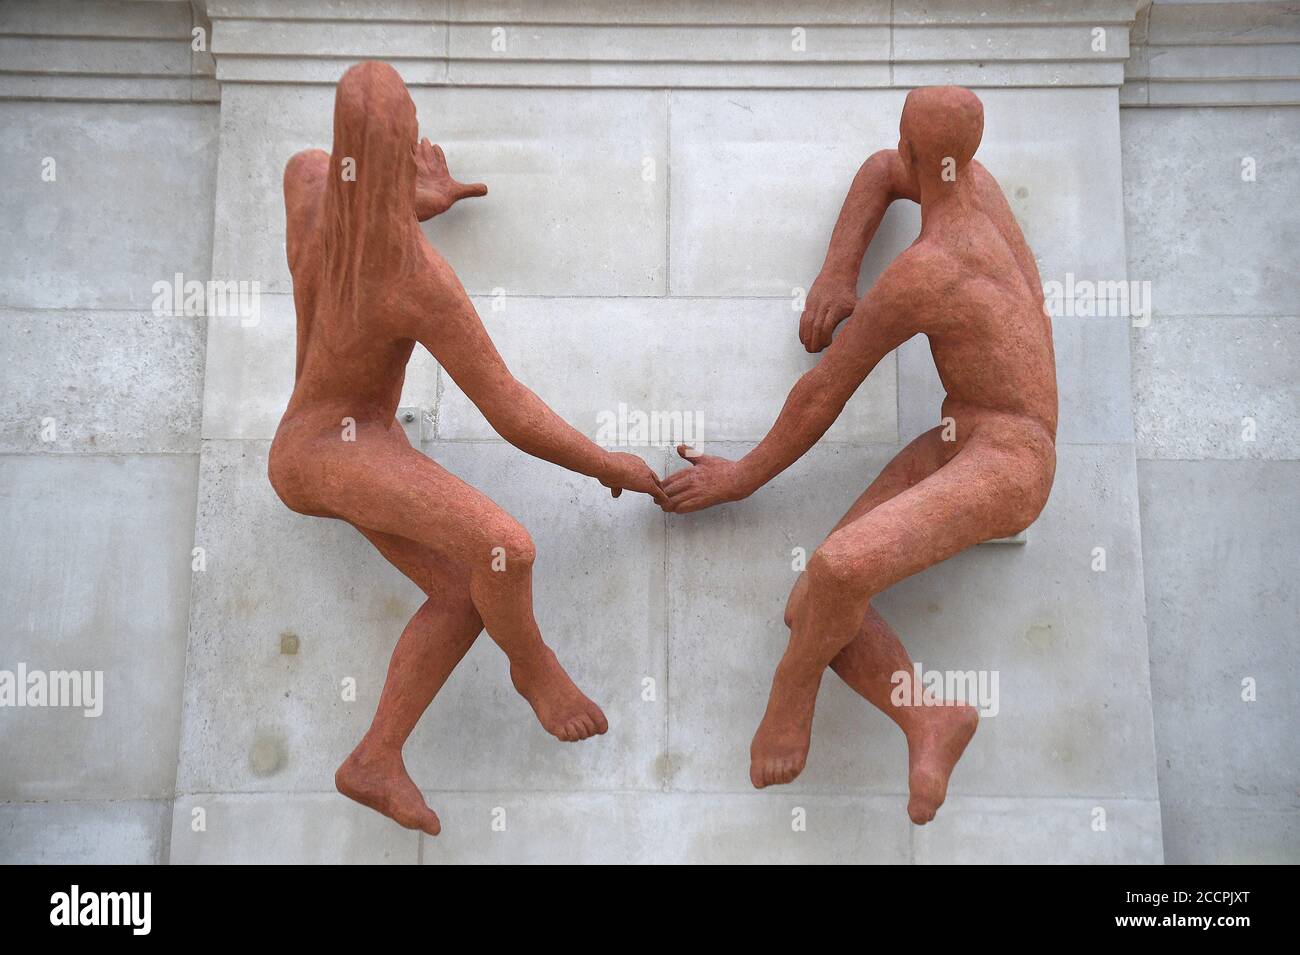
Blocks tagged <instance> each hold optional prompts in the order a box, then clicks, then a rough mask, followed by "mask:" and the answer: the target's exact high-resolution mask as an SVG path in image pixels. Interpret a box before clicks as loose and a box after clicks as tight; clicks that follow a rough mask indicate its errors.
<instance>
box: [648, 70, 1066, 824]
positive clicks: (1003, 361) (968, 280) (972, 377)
mask: <svg viewBox="0 0 1300 955" xmlns="http://www.w3.org/2000/svg"><path fill="white" fill-rule="evenodd" d="M983 129H984V110H983V106H982V105H981V103H980V101H979V99H978V98H977V97H976V96H975V94H974V93H972V92H970V91H969V90H966V89H961V88H957V87H933V88H926V89H918V90H914V91H912V93H910V94H909V95H908V97H907V101H906V103H905V104H904V106H903V115H902V121H901V123H900V129H899V133H900V135H899V142H898V149H897V150H884V151H881V152H878V153H876V154H874V155H873V156H871V157H870V158H869V159H867V161H866V162H865V163H864V164H863V165H862V168H861V169H860V170H859V172H858V174H857V177H856V178H855V179H854V182H853V186H852V188H851V189H850V191H849V195H848V198H847V199H845V201H844V208H843V210H842V211H841V213H840V217H839V221H838V222H837V223H836V225H835V230H834V233H833V235H832V237H831V243H830V249H829V251H828V252H827V255H826V261H825V264H824V265H823V267H822V271H821V274H820V275H819V276H818V278H817V281H816V282H815V283H814V285H813V287H812V290H811V293H810V294H809V296H808V302H807V310H806V311H805V312H804V314H803V317H802V319H801V323H800V338H801V339H802V341H803V343H804V345H805V346H806V347H807V349H808V350H809V351H811V352H816V351H821V350H822V349H824V348H826V347H827V345H828V344H829V346H830V347H829V348H828V349H827V350H826V354H825V356H824V357H823V358H822V359H821V360H820V361H819V362H818V364H817V365H816V366H815V367H814V368H813V369H812V370H811V371H809V372H808V373H807V374H805V375H804V376H803V377H802V378H801V379H800V380H799V381H798V383H797V384H796V385H795V386H794V388H793V390H791V392H790V395H789V397H788V398H787V399H786V402H785V406H784V407H783V408H782V410H781V414H780V416H779V417H778V418H777V420H776V423H775V424H774V425H773V426H772V429H771V431H770V432H769V433H768V435H767V436H766V437H765V438H764V439H763V441H762V442H761V443H760V444H759V445H758V446H757V447H756V448H755V449H754V450H753V451H751V452H750V453H749V454H747V455H745V457H744V458H743V459H741V460H740V461H729V460H726V459H724V458H718V457H711V456H695V455H693V454H690V453H689V452H688V451H687V450H686V449H685V448H684V447H683V448H679V449H678V451H679V453H680V454H681V455H682V456H683V457H685V458H687V460H689V461H690V462H691V463H692V464H693V465H694V466H693V467H689V468H685V469H683V470H681V471H678V472H677V473H675V474H673V475H670V476H669V477H668V478H666V479H665V480H664V490H666V491H667V492H668V495H669V498H670V504H669V506H668V508H667V509H668V510H670V511H675V512H678V513H684V512H687V511H695V510H699V509H700V508H703V507H708V506H710V505H713V504H717V503H720V502H724V501H736V500H740V499H742V498H744V497H748V496H749V495H750V494H752V493H753V492H754V491H755V490H757V489H758V488H759V487H761V486H762V485H764V484H766V483H767V482H768V481H770V480H771V479H772V478H774V477H775V476H776V475H778V474H780V473H781V472H782V471H783V470H785V469H786V468H787V467H789V466H790V465H791V464H793V463H794V462H795V461H796V460H798V458H799V457H801V456H802V455H803V454H804V453H805V452H806V451H807V450H808V449H809V448H810V447H812V446H813V444H815V443H816V442H817V440H818V439H819V438H820V437H821V436H822V435H823V434H824V433H825V432H826V429H827V428H829V427H830V425H831V424H832V422H834V421H835V418H836V417H837V416H838V415H839V413H840V411H841V409H842V408H843V407H844V404H845V402H847V401H848V399H849V398H850V396H852V394H853V392H854V391H855V390H856V389H857V387H858V385H860V384H861V383H862V380H863V379H864V378H866V376H867V374H868V373H869V372H870V371H871V370H872V369H873V368H874V367H875V366H876V364H877V363H878V362H879V361H880V360H881V359H882V358H884V357H885V355H887V354H888V353H889V352H890V351H892V350H893V349H894V348H897V347H898V346H899V345H901V344H902V343H903V342H905V341H907V340H908V339H909V338H911V337H912V336H914V335H918V334H922V335H925V336H926V337H927V338H929V340H930V350H931V353H932V354H933V356H934V361H935V365H936V366H937V368H938V370H939V377H940V378H941V379H942V381H943V384H944V388H945V390H946V391H947V397H946V398H945V400H944V402H943V412H942V415H943V420H944V421H945V424H944V425H941V426H939V427H936V428H934V429H933V430H930V431H927V432H926V433H925V434H922V435H921V436H920V437H919V438H917V439H916V440H915V441H913V442H912V443H911V444H909V445H908V446H907V447H906V448H904V449H903V451H902V452H900V453H899V455H898V456H897V457H896V458H894V460H892V461H891V462H890V463H889V464H888V465H886V467H885V469H884V470H883V471H881V473H880V474H879V476H877V478H876V479H875V481H873V482H872V484H871V485H870V487H868V488H867V490H866V491H865V493H863V495H862V496H861V497H860V498H858V500H857V502H856V503H854V505H853V506H852V507H851V508H849V511H848V513H847V514H845V515H844V517H843V518H842V519H841V520H840V522H839V524H837V525H836V526H835V528H834V530H832V531H831V534H830V536H829V537H827V538H826V540H825V541H824V542H823V543H822V544H821V546H820V547H818V548H817V550H816V552H815V553H814V554H813V556H812V557H811V558H810V559H809V561H808V566H807V570H806V571H805V573H803V574H802V575H801V576H800V578H799V580H798V581H797V582H796V584H795V586H794V589H793V591H792V592H791V594H790V599H789V602H788V604H787V606H786V612H785V622H786V624H787V626H789V627H790V643H789V646H788V647H787V649H786V651H785V654H784V656H783V657H782V659H781V662H780V664H779V666H778V667H777V670H776V675H775V678H774V679H773V681H772V692H771V696H770V697H769V699H768V704H767V712H766V713H765V715H764V716H763V720H762V722H761V724H760V725H759V727H758V732H757V733H756V734H755V736H754V741H753V744H752V746H751V748H750V758H751V764H750V779H751V781H752V782H753V784H754V785H755V786H757V787H760V788H761V787H763V786H769V785H772V784H774V783H788V782H790V781H791V780H793V779H794V778H795V777H796V776H798V775H799V773H800V772H801V771H802V770H803V767H804V763H805V760H806V759H807V756H808V744H809V736H810V733H811V729H812V720H813V706H814V703H815V701H816V697H817V690H818V687H819V686H820V684H821V678H822V673H823V671H824V670H825V668H826V667H827V666H830V667H831V668H832V669H833V670H834V671H835V672H836V673H838V674H839V675H840V677H841V678H843V679H844V681H845V682H847V683H848V684H849V685H850V686H851V687H852V688H853V689H854V690H856V691H857V692H858V693H859V694H861V695H862V696H863V697H865V698H866V699H867V700H868V701H870V702H871V703H873V704H874V705H875V706H877V707H879V708H880V709H881V710H883V711H884V712H885V713H886V714H887V715H888V716H889V717H890V718H891V719H893V720H894V721H895V722H896V723H897V724H898V726H899V727H900V728H901V729H902V730H903V732H904V733H905V734H906V735H907V741H908V755H909V765H910V771H909V778H908V784H909V791H910V798H909V801H908V814H909V815H910V816H911V818H912V821H913V822H915V823H918V824H923V823H926V822H928V821H930V820H931V819H933V818H934V814H935V811H936V810H937V809H938V808H939V806H940V805H941V804H942V803H943V800H944V796H945V795H946V793H947V789H948V777H949V775H950V774H951V772H952V768H953V766H954V765H955V764H956V762H957V760H958V759H959V758H960V757H961V754H962V752H963V750H964V749H965V748H966V744H967V743H968V742H969V741H970V738H971V736H972V735H973V734H974V732H975V727H976V724H977V721H978V715H977V713H976V711H975V709H974V708H973V707H970V706H965V705H921V706H894V705H892V704H891V700H890V691H891V689H892V685H891V675H892V674H895V673H899V672H906V673H910V672H911V668H912V664H911V661H910V660H909V659H908V655H907V652H906V651H905V650H904V649H903V646H902V644H901V643H900V642H899V640H898V637H897V636H896V635H895V634H894V631H893V630H892V629H890V627H889V625H888V624H887V623H885V621H884V620H883V619H881V617H880V615H879V614H878V613H876V611H875V610H874V609H873V608H872V606H871V599H872V598H873V597H874V596H875V595H876V594H879V593H880V592H881V591H883V590H884V589H885V588H886V587H889V586H890V585H891V584H894V583H897V582H898V581H900V580H902V579H903V578H905V577H908V576H911V575H912V574H915V573H917V572H918V571H921V570H924V569H925V568H927V567H930V566H932V565H934V564H937V563H939V562H940V561H942V560H946V559H947V558H949V557H951V556H952V555H953V554H956V553H957V552H958V551H960V550H963V549H965V548H967V547H970V546H971V545H973V544H978V543H979V542H981V541H985V540H989V539H991V538H996V537H1003V536H1007V535H1010V534H1014V533H1017V532H1018V531H1020V530H1022V529H1024V528H1025V527H1027V526H1028V525H1029V524H1030V523H1031V522H1032V521H1033V520H1034V518H1035V517H1037V516H1038V514H1039V512H1040V511H1041V510H1042V509H1043V506H1044V504H1046V502H1047V495H1048V492H1049V490H1050V489H1051V486H1052V477H1053V475H1054V473H1055V469H1056V448H1055V441H1056V374H1055V363H1054V359H1053V354H1052V330H1051V322H1050V320H1049V319H1048V317H1047V315H1046V314H1045V313H1044V310H1043V291H1042V286H1041V285H1040V283H1039V278H1038V270H1037V268H1036V266H1035V264H1034V258H1033V255H1032V254H1031V253H1030V251H1029V248H1028V247H1027V246H1026V244H1025V240H1024V238H1023V237H1022V236H1021V234H1020V229H1019V227H1018V226H1017V225H1016V220H1015V218H1014V216H1013V215H1012V213H1011V209H1010V207H1008V205H1007V203H1006V200H1005V199H1004V198H1003V196H1002V192H1001V190H1000V189H999V188H998V184H997V183H996V182H995V181H994V179H993V177H992V176H991V175H989V173H988V172H987V171H985V169H984V168H983V167H982V166H981V165H980V164H979V163H977V162H975V161H974V159H973V157H974V155H975V150H976V147H978V146H979V143H980V137H981V134H982V133H983ZM898 198H908V199H911V200H913V201H914V202H919V203H920V204H921V233H920V236H919V237H918V238H917V239H916V241H915V242H914V243H913V244H912V245H911V246H910V247H909V248H908V249H907V250H906V251H905V252H904V253H903V254H902V255H900V256H899V257H898V258H897V259H896V260H894V262H893V263H892V264H891V265H890V266H889V268H888V269H886V270H885V272H884V274H883V275H881V277H880V279H879V281H877V282H876V283H875V285H873V286H872V288H871V290H870V291H869V292H868V293H867V294H866V296H864V297H863V298H862V299H861V300H860V301H859V300H858V299H857V289H856V284H857V277H858V271H859V269H860V268H861V265H862V258H863V256H864V254H865V253H866V249H867V246H868V245H869V243H870V241H871V238H872V236H873V235H874V234H875V231H876V228H877V226H879V224H880V220H881V218H882V217H883V216H884V213H885V209H886V208H887V207H888V205H889V204H890V202H892V201H893V200H894V199H898ZM845 318H848V321H847V323H846V324H845V325H844V327H843V329H841V330H840V332H839V334H838V335H837V336H836V337H835V338H834V341H833V342H832V341H831V333H832V332H833V331H834V330H835V327H836V326H837V325H838V324H839V323H840V322H841V321H843V320H844V319H845ZM926 702H927V703H943V702H944V701H939V700H927V701H926Z"/></svg>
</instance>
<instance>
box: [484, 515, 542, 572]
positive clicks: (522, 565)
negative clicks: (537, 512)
mask: <svg viewBox="0 0 1300 955" xmlns="http://www.w3.org/2000/svg"><path fill="white" fill-rule="evenodd" d="M490 545H491V546H490V549H489V555H488V556H489V558H490V569H491V570H493V571H495V572H497V573H501V572H503V571H504V572H506V573H510V572H512V571H518V570H527V569H528V568H530V567H532V566H533V562H534V561H535V560H537V546H536V545H535V544H534V543H533V538H532V535H530V534H529V533H528V531H527V530H525V528H524V526H523V525H522V524H520V523H518V522H514V523H512V524H510V525H507V526H506V527H505V528H504V529H503V530H502V532H501V533H500V534H497V535H495V536H494V537H492V538H490Z"/></svg>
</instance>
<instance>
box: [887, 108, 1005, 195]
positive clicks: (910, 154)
mask: <svg viewBox="0 0 1300 955" xmlns="http://www.w3.org/2000/svg"><path fill="white" fill-rule="evenodd" d="M983 135H984V104H983V103H981V102H980V100H979V97H978V96H976V95H975V94H974V93H972V92H971V91H970V90H968V89H965V88H964V87H961V86H923V87H921V88H919V89H914V90H912V91H911V92H910V93H908V94H907V100H906V101H905V102H904V103H903V117H902V119H901V120H900V121H899V124H898V153H899V155H900V156H902V158H903V165H904V166H905V167H906V168H907V173H908V175H909V176H910V177H911V179H912V181H913V184H914V185H915V186H916V187H917V188H918V189H919V188H920V185H921V183H922V182H951V181H953V180H952V176H951V175H948V176H946V177H945V175H944V173H945V170H946V169H950V170H951V171H952V172H953V173H955V172H957V171H958V170H961V169H962V168H963V167H965V166H966V164H967V163H969V162H970V161H971V159H972V158H974V156H975V150H976V149H978V148H979V145H980V138H981V137H982V136H983Z"/></svg>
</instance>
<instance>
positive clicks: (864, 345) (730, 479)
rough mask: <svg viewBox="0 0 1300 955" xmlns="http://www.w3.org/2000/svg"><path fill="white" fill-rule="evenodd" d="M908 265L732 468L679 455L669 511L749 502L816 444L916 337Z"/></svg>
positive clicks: (885, 280)
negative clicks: (877, 371) (684, 464)
mask: <svg viewBox="0 0 1300 955" xmlns="http://www.w3.org/2000/svg"><path fill="white" fill-rule="evenodd" d="M906 261H907V256H906V255H904V256H900V257H899V258H898V259H897V260H895V262H894V264H893V265H891V266H890V267H889V269H887V270H886V272H885V274H884V275H882V276H881V277H880V281H878V282H877V283H876V284H875V285H874V286H873V287H872V289H871V291H870V292H868V293H867V295H866V296H865V297H864V298H863V299H862V301H861V302H859V303H858V305H857V308H855V309H854V311H853V315H852V317H851V318H850V319H849V321H848V323H847V324H846V325H845V326H844V331H843V332H842V333H841V334H840V336H839V337H838V338H836V339H835V341H834V343H833V344H832V345H831V347H830V348H829V350H827V352H826V354H825V356H824V357H823V358H822V359H821V361H819V362H818V363H817V364H816V366H814V367H813V368H812V369H811V370H810V371H808V372H807V373H806V374H804V375H803V377H801V378H800V379H799V380H798V382H796V383H795V386H794V388H792V389H791V390H790V394H789V396H787V398H786V399H785V406H784V407H783V408H782V409H781V414H780V415H779V416H778V417H777V419H776V423H775V424H773V425H772V428H771V430H770V431H768V433H767V437H765V438H763V440H762V441H760V442H759V444H758V446H757V447H756V448H754V450H753V451H750V452H749V454H747V455H745V456H744V457H743V458H741V459H740V460H739V461H729V460H727V459H726V458H720V457H714V456H711V455H698V456H697V455H694V454H691V453H689V452H688V451H687V449H686V448H685V447H684V446H683V447H679V448H678V449H677V453H678V454H680V455H681V456H682V457H684V458H686V460H688V461H689V462H690V463H691V464H692V465H693V466H692V467H689V468H684V469H683V470H681V471H678V472H676V473H674V474H670V475H669V476H668V477H666V478H664V482H663V487H664V490H665V491H667V492H668V497H669V501H670V503H669V507H668V508H667V510H670V511H673V512H675V513H686V512H689V511H698V510H701V509H702V508H705V507H709V506H711V505H713V504H720V503H723V502H726V501H738V500H741V499H742V498H746V497H749V495H751V494H753V493H754V492H755V491H756V490H758V489H759V488H760V487H762V486H763V485H764V484H766V483H767V482H768V481H770V480H772V478H774V477H776V476H777V475H778V474H780V473H781V472H782V471H784V470H785V469H786V468H788V467H789V466H790V465H791V464H793V463H794V462H795V461H797V460H799V458H801V457H803V455H804V454H805V452H807V451H808V449H809V448H811V447H812V446H813V445H814V444H816V443H817V442H818V440H820V439H821V436H822V435H824V434H825V433H826V430H827V429H828V428H829V427H830V426H831V425H832V424H834V423H835V419H836V418H838V417H839V415H840V412H841V411H843V410H844V405H845V404H846V403H847V402H848V400H849V398H851V397H852V396H853V393H854V392H855V391H857V389H858V386H859V385H861V384H862V382H863V380H865V379H866V377H867V375H869V374H870V373H871V370H872V369H873V368H875V367H876V365H877V364H879V362H880V360H881V359H882V358H884V357H885V356H886V355H887V354H889V353H890V352H891V351H893V350H894V349H895V348H897V347H898V346H899V345H901V344H902V343H903V342H905V341H907V339H909V338H911V337H912V335H913V334H915V333H916V331H917V329H916V328H915V326H914V325H913V324H912V323H911V322H910V320H909V315H908V309H907V302H906V300H905V294H904V286H903V285H902V284H901V283H900V281H899V277H900V276H903V277H905V278H906V279H907V280H908V281H909V283H911V282H915V281H917V280H918V278H919V276H918V275H917V273H916V272H914V271H911V270H910V269H908V268H907V266H906V264H905V263H906ZM900 265H903V267H902V268H900ZM909 287H910V286H909Z"/></svg>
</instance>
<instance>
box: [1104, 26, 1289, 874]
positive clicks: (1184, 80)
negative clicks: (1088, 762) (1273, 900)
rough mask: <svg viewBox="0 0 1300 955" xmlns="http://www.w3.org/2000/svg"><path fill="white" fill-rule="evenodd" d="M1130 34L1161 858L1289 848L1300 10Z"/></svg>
mask: <svg viewBox="0 0 1300 955" xmlns="http://www.w3.org/2000/svg"><path fill="white" fill-rule="evenodd" d="M1134 36H1135V39H1136V40H1137V41H1138V43H1137V45H1135V47H1134V56H1133V59H1132V60H1131V61H1130V76H1129V81H1128V83H1127V84H1126V85H1125V88H1124V90H1123V91H1122V92H1123V102H1124V103H1125V104H1126V108H1125V109H1124V110H1123V111H1122V113H1121V135H1122V137H1123V144H1124V204H1125V220H1126V225H1127V231H1128V259H1129V274H1130V277H1132V278H1136V279H1140V280H1143V281H1149V282H1150V283H1151V285H1152V294H1153V301H1154V303H1155V309H1154V316H1153V320H1152V322H1151V324H1150V325H1149V326H1147V327H1144V328H1134V329H1133V331H1132V354H1133V415H1134V427H1135V434H1136V440H1137V456H1138V489H1139V494H1140V501H1141V507H1142V553H1143V562H1144V566H1145V572H1146V591H1147V625H1148V628H1149V632H1150V643H1151V691H1152V695H1153V698H1154V708H1155V724H1156V750H1157V752H1158V753H1159V755H1160V758H1159V760H1158V761H1157V764H1156V768H1157V771H1158V774H1159V778H1160V800H1161V809H1162V815H1163V828H1164V844H1165V859H1166V861H1168V862H1179V863H1182V862H1249V861H1271V862H1295V861H1297V859H1300V804H1298V803H1297V793H1300V743H1298V742H1297V740H1296V735H1295V732H1294V729H1295V727H1296V725H1297V723H1300V702H1298V701H1300V696H1298V695H1297V692H1296V688H1297V685H1300V663H1298V661H1297V654H1296V644H1295V639H1296V633H1297V625H1298V624H1300V601H1298V600H1297V596H1296V589H1295V578H1296V553H1297V546H1296V541H1297V535H1298V534H1300V509H1298V508H1297V507H1296V488H1297V486H1300V465H1298V464H1297V456H1298V454H1300V428H1298V426H1297V422H1300V400H1298V398H1297V390H1296V368H1297V363H1298V362H1300V324H1297V319H1296V316H1297V308H1298V307H1300V268H1298V266H1300V259H1298V258H1297V252H1296V250H1297V248H1300V218H1298V217H1297V215H1296V204H1295V197H1296V195H1297V194H1298V193H1300V146H1298V145H1297V144H1300V105H1297V104H1300V84H1298V83H1297V82H1296V81H1295V79H1294V74H1295V71H1296V64H1297V62H1300V57H1297V48H1296V44H1297V42H1300V14H1297V13H1296V11H1295V10H1294V8H1291V9H1290V10H1284V9H1283V5H1280V4H1242V5H1239V6H1234V5H1215V4H1211V5H1190V6H1186V5H1166V4H1162V3H1157V4H1156V5H1155V6H1154V7H1151V8H1149V9H1148V10H1146V11H1144V12H1143V15H1142V16H1141V17H1140V18H1139V20H1138V23H1137V25H1136V27H1135V31H1134ZM1287 77H1290V78H1289V79H1288V78H1287ZM1252 165H1253V177H1252V176H1251V171H1252V170H1251V167H1252ZM1247 681H1248V682H1249V684H1250V685H1249V686H1247V685H1244V684H1246V683H1247ZM1251 686H1253V688H1254V695H1253V698H1251V694H1250V688H1251Z"/></svg>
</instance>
